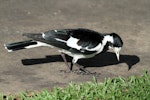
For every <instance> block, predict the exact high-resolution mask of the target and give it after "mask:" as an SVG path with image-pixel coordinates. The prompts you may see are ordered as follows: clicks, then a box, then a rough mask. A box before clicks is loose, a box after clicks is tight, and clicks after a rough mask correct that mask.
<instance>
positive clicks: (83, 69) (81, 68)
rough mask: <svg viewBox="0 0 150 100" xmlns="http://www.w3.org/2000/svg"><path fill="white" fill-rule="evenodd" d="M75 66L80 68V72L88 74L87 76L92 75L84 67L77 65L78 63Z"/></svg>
mask: <svg viewBox="0 0 150 100" xmlns="http://www.w3.org/2000/svg"><path fill="white" fill-rule="evenodd" d="M75 65H76V66H77V67H78V68H79V70H80V71H82V72H84V73H86V74H91V72H90V71H88V70H86V69H85V68H84V66H81V65H79V64H77V63H75Z"/></svg>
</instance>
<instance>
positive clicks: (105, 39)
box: [103, 35, 114, 43]
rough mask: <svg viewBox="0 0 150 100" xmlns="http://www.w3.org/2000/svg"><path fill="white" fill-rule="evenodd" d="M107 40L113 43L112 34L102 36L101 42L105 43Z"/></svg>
mask: <svg viewBox="0 0 150 100" xmlns="http://www.w3.org/2000/svg"><path fill="white" fill-rule="evenodd" d="M107 41H108V42H111V43H114V39H113V36H110V35H106V36H104V39H103V43H106V42H107Z"/></svg>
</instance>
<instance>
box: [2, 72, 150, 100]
mask: <svg viewBox="0 0 150 100" xmlns="http://www.w3.org/2000/svg"><path fill="white" fill-rule="evenodd" d="M0 98H1V100H150V74H148V73H147V72H146V71H143V75H142V76H130V77H129V78H126V79H125V78H122V77H116V78H113V79H110V78H107V79H105V81H104V82H103V83H98V82H97V80H96V78H95V77H93V82H86V83H78V84H75V83H73V82H71V83H69V85H68V86H66V87H65V88H59V87H54V88H53V89H52V90H46V89H44V90H42V91H40V92H21V93H19V94H18V95H17V96H15V95H8V96H4V95H3V94H2V93H1V94H0Z"/></svg>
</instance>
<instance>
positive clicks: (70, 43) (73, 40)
mask: <svg viewBox="0 0 150 100" xmlns="http://www.w3.org/2000/svg"><path fill="white" fill-rule="evenodd" d="M78 41H79V39H77V38H74V37H70V38H69V39H68V40H67V46H69V47H71V48H75V49H77V50H80V49H81V48H82V47H81V46H79V45H78V44H77V43H78Z"/></svg>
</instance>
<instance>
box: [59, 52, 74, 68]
mask: <svg viewBox="0 0 150 100" xmlns="http://www.w3.org/2000/svg"><path fill="white" fill-rule="evenodd" d="M61 56H62V58H63V60H64V62H65V64H66V66H67V67H68V68H69V71H72V66H73V65H72V64H71V66H69V64H68V62H67V59H66V57H65V54H64V53H61Z"/></svg>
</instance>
